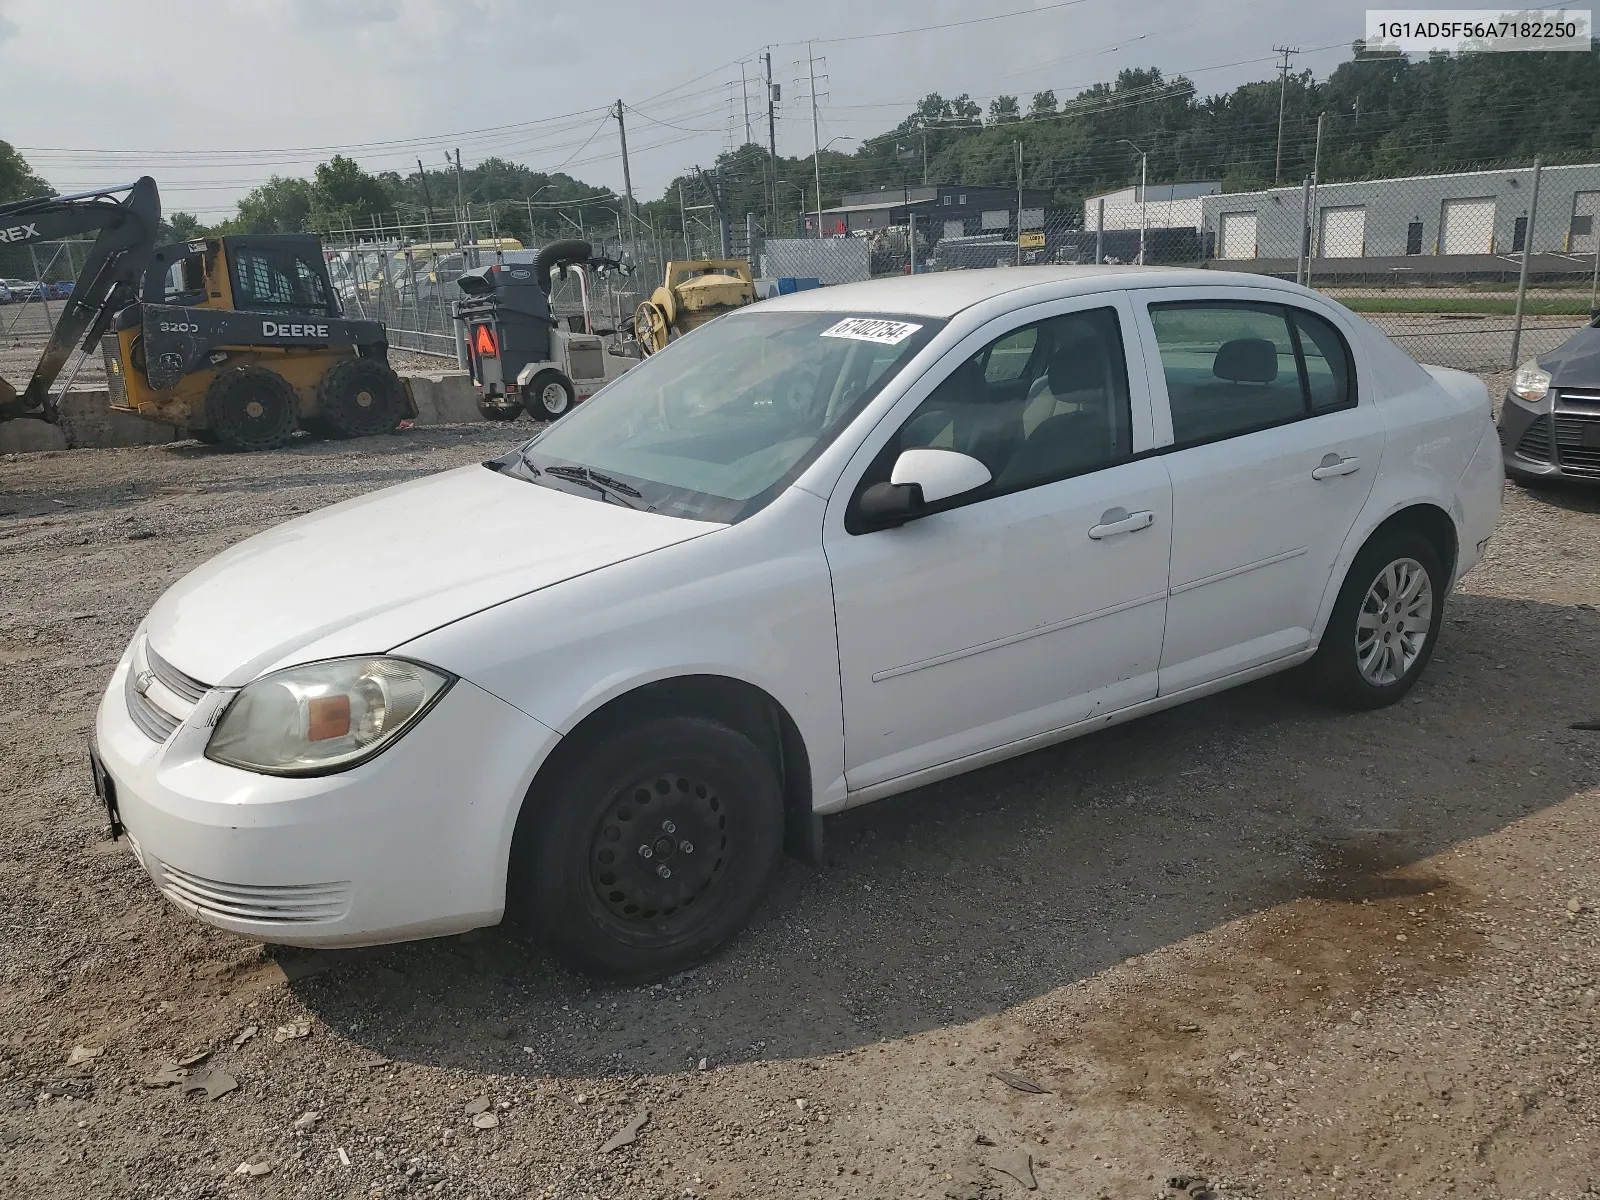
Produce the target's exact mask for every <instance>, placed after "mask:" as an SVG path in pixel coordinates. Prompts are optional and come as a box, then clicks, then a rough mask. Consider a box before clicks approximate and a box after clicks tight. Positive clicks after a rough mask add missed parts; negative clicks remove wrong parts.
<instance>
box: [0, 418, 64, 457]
mask: <svg viewBox="0 0 1600 1200" xmlns="http://www.w3.org/2000/svg"><path fill="white" fill-rule="evenodd" d="M66 448H67V435H66V434H64V433H62V432H61V430H60V429H59V428H58V427H57V426H55V425H51V424H49V423H48V422H46V421H35V420H33V419H31V418H29V417H20V418H18V419H17V420H15V421H0V454H37V453H39V452H40V451H41V450H65V449H66Z"/></svg>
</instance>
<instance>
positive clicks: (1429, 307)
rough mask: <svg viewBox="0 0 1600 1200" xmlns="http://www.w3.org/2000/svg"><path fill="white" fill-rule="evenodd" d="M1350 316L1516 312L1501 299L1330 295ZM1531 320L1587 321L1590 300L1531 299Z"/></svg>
mask: <svg viewBox="0 0 1600 1200" xmlns="http://www.w3.org/2000/svg"><path fill="white" fill-rule="evenodd" d="M1330 297H1331V298H1332V299H1335V300H1338V301H1339V303H1340V304H1342V305H1344V306H1345V307H1346V308H1348V309H1349V310H1350V311H1351V312H1358V313H1460V314H1462V315H1464V316H1481V317H1509V316H1511V315H1512V314H1513V313H1515V312H1516V311H1517V302H1516V300H1515V299H1508V298H1506V297H1504V296H1341V295H1339V294H1338V293H1337V292H1333V293H1331V294H1330ZM1522 312H1523V314H1524V315H1525V316H1530V317H1587V316H1588V315H1589V298H1588V297H1587V296H1585V297H1583V298H1582V299H1571V300H1566V299H1562V300H1555V299H1548V298H1544V297H1532V296H1530V297H1529V298H1528V299H1527V301H1526V302H1525V303H1524V304H1523V306H1522Z"/></svg>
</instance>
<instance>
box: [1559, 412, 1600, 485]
mask: <svg viewBox="0 0 1600 1200" xmlns="http://www.w3.org/2000/svg"><path fill="white" fill-rule="evenodd" d="M1586 430H1600V420H1597V419H1595V418H1593V417H1564V416H1557V417H1556V447H1557V449H1558V450H1560V452H1561V469H1562V470H1563V471H1569V472H1571V473H1572V474H1574V475H1600V446H1595V445H1591V446H1585V445H1584V444H1583V443H1584V436H1583V435H1584V432H1585V431H1586Z"/></svg>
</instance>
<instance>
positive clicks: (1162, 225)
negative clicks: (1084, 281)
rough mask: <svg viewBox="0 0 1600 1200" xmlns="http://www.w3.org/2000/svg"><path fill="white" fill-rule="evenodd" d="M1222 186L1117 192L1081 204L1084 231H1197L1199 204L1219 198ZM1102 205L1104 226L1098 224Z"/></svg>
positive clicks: (1181, 185)
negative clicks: (1206, 199) (1217, 196)
mask: <svg viewBox="0 0 1600 1200" xmlns="http://www.w3.org/2000/svg"><path fill="white" fill-rule="evenodd" d="M1221 191H1222V184H1220V183H1215V182H1207V183H1161V184H1151V185H1150V186H1149V187H1147V188H1143V189H1141V188H1139V187H1138V186H1137V185H1135V186H1133V187H1125V188H1118V189H1117V190H1116V191H1114V192H1102V193H1100V194H1099V195H1097V196H1090V197H1089V198H1088V199H1086V200H1085V201H1084V202H1083V227H1084V228H1085V229H1141V228H1144V229H1199V228H1200V226H1201V215H1200V200H1201V198H1202V197H1204V196H1214V195H1218V194H1220V193H1221ZM1101 205H1104V206H1105V208H1104V224H1102V223H1101V219H1102V212H1101Z"/></svg>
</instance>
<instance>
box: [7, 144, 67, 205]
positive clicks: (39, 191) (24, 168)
mask: <svg viewBox="0 0 1600 1200" xmlns="http://www.w3.org/2000/svg"><path fill="white" fill-rule="evenodd" d="M54 194H55V189H54V188H53V187H51V186H50V185H49V184H48V183H46V182H45V181H44V180H43V179H41V178H40V177H39V176H37V175H35V174H34V173H33V168H32V167H30V166H28V163H27V160H26V159H24V158H23V157H22V155H20V154H18V153H17V152H16V150H14V149H13V148H12V146H11V143H10V142H0V204H4V203H5V202H6V201H7V200H28V199H31V198H33V197H34V196H50V195H54Z"/></svg>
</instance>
